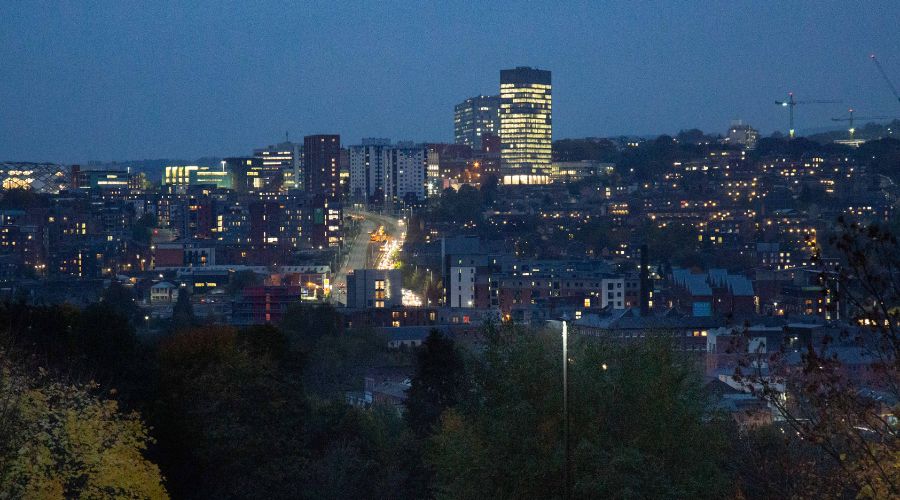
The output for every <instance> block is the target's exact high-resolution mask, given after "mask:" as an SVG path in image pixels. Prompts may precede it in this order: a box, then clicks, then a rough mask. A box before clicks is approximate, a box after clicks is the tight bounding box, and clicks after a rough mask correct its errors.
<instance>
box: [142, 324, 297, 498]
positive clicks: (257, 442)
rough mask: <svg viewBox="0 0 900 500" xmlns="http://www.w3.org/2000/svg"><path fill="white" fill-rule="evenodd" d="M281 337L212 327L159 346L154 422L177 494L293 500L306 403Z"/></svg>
mask: <svg viewBox="0 0 900 500" xmlns="http://www.w3.org/2000/svg"><path fill="white" fill-rule="evenodd" d="M266 335H268V336H269V337H277V336H278V335H280V332H277V330H269V331H263V330H258V331H251V332H243V333H242V332H239V331H237V330H235V329H233V328H230V327H222V326H206V327H200V328H193V329H186V330H182V331H180V332H178V333H175V334H173V335H172V336H171V337H169V338H167V339H165V340H164V341H163V342H162V344H161V345H160V350H159V363H160V382H159V383H160V395H161V397H160V400H159V401H158V403H157V405H156V408H155V410H156V412H155V414H154V420H155V422H156V424H157V428H158V430H159V431H158V433H159V441H160V448H161V449H162V452H163V453H162V454H163V456H164V457H166V460H165V462H163V465H164V466H165V467H166V470H167V471H168V475H169V476H170V479H171V487H172V491H173V493H175V494H177V495H178V496H184V497H188V498H222V497H228V498H290V497H292V496H295V495H296V491H297V490H296V483H295V481H296V478H297V477H302V475H303V471H304V467H305V465H306V455H305V454H306V447H305V446H304V444H303V430H304V420H305V419H304V414H305V412H306V398H305V394H304V392H303V387H302V384H301V382H300V380H299V379H300V377H299V376H298V374H296V373H293V372H290V371H287V370H285V369H284V368H283V367H285V366H296V364H293V363H286V362H285V359H284V357H283V355H282V354H279V352H280V347H278V346H281V345H284V344H285V342H286V341H285V340H284V339H283V338H282V339H280V340H279V339H271V338H264V336H266Z"/></svg>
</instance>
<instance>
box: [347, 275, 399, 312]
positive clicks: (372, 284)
mask: <svg viewBox="0 0 900 500" xmlns="http://www.w3.org/2000/svg"><path fill="white" fill-rule="evenodd" d="M402 283H403V278H402V276H401V273H400V270H399V269H356V270H354V271H353V272H351V273H349V274H348V275H347V307H350V308H355V309H366V308H376V309H385V308H391V307H396V306H400V305H402V304H403V293H402V289H401V286H402Z"/></svg>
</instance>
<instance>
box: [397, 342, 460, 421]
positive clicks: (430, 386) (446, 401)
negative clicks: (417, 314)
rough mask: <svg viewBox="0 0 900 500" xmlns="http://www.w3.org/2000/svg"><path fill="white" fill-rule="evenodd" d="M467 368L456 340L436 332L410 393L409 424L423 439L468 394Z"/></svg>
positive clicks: (424, 351) (425, 345)
mask: <svg viewBox="0 0 900 500" xmlns="http://www.w3.org/2000/svg"><path fill="white" fill-rule="evenodd" d="M465 382H466V380H465V367H464V365H463V360H462V357H461V356H460V355H459V352H457V350H456V345H455V344H454V342H453V340H452V339H449V338H447V337H446V336H444V334H442V333H441V332H439V331H437V330H432V331H431V333H429V334H428V338H426V339H425V342H424V343H423V344H422V346H421V347H420V348H419V351H418V353H417V360H416V375H415V377H414V378H413V380H412V386H411V387H410V388H409V391H407V400H406V421H407V422H408V423H409V426H410V428H412V430H413V432H415V433H416V434H417V435H419V436H426V435H428V434H431V432H432V429H433V427H434V425H435V424H436V423H438V421H439V419H440V417H441V414H442V413H443V412H444V411H445V410H446V409H447V408H450V407H452V406H455V405H456V404H457V403H458V402H459V401H460V400H461V399H462V397H461V395H462V394H463V393H464V392H465Z"/></svg>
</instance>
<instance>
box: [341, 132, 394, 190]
mask: <svg viewBox="0 0 900 500" xmlns="http://www.w3.org/2000/svg"><path fill="white" fill-rule="evenodd" d="M390 145H391V140H390V139H371V138H370V139H363V140H362V144H361V145H359V146H350V147H349V148H348V149H349V157H350V199H351V200H354V201H358V202H369V201H372V200H376V199H379V198H380V199H381V200H383V199H384V175H385V170H384V150H385V149H386V148H389V147H390Z"/></svg>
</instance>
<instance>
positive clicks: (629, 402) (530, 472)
mask: <svg viewBox="0 0 900 500" xmlns="http://www.w3.org/2000/svg"><path fill="white" fill-rule="evenodd" d="M570 344H571V345H570V351H569V352H570V356H571V358H570V359H571V365H570V377H571V378H570V384H571V385H570V400H569V401H570V406H569V408H570V417H569V418H570V429H571V438H570V439H571V441H570V442H571V449H572V453H573V460H572V469H571V477H572V478H573V481H572V482H573V492H574V495H575V496H576V497H578V498H602V497H680V498H720V497H723V496H729V495H730V494H733V493H734V492H733V491H732V489H733V488H732V487H731V486H730V484H729V479H730V478H729V475H728V473H727V471H726V469H725V462H726V460H725V453H726V451H727V441H726V440H725V439H724V433H723V432H722V429H721V427H720V425H719V420H718V419H716V418H712V416H711V415H709V414H707V413H706V412H705V408H706V406H705V400H704V398H703V397H702V395H701V392H700V383H699V377H698V375H697V374H696V372H695V368H694V365H693V363H692V362H691V361H690V360H689V359H687V358H682V357H681V356H679V355H678V354H677V353H675V352H673V351H672V350H671V349H670V348H669V346H668V345H667V344H665V343H662V342H656V341H653V340H649V341H647V342H646V343H642V344H637V343H635V344H633V345H628V346H622V345H612V344H604V343H601V342H598V341H596V339H582V338H578V337H576V338H575V339H574V341H571V342H570ZM560 351H561V348H560V337H559V334H558V332H549V331H537V332H536V331H528V330H517V329H515V328H510V327H504V328H501V329H500V330H499V331H498V332H497V333H489V334H488V342H487V347H486V349H485V353H484V356H483V360H482V361H481V362H478V363H476V364H475V366H474V367H473V374H474V375H473V384H474V386H473V389H472V390H471V391H470V392H469V393H468V397H467V398H466V399H465V400H464V401H463V402H462V403H461V404H459V405H457V406H456V407H455V408H453V409H451V410H449V411H447V412H445V414H444V417H443V418H442V420H441V428H440V431H439V432H438V433H437V434H435V436H434V437H433V438H432V439H431V441H430V443H431V445H430V449H429V453H428V459H429V463H430V465H431V466H432V467H433V468H434V470H435V474H436V478H435V490H436V496H437V497H438V498H474V497H478V496H485V497H496V498H561V497H563V484H562V477H563V467H564V466H565V454H564V449H565V446H564V441H563V434H562V429H563V418H562V411H561V409H562V390H561V387H562V379H561V375H560V373H561V368H562V361H561V352H560ZM696 436H703V439H700V440H698V439H696Z"/></svg>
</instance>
